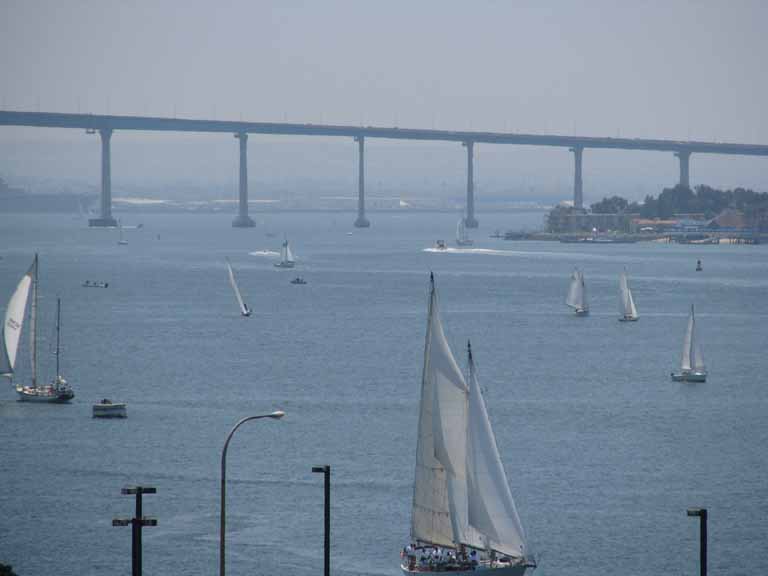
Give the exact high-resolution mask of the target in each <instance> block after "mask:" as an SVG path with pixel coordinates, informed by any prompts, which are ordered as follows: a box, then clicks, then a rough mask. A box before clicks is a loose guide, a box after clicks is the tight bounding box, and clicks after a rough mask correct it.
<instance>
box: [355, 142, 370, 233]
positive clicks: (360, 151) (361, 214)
mask: <svg viewBox="0 0 768 576" xmlns="http://www.w3.org/2000/svg"><path fill="white" fill-rule="evenodd" d="M355 142H357V220H355V228H368V227H369V226H370V225H371V223H370V222H369V221H368V219H367V218H366V217H365V136H355Z"/></svg>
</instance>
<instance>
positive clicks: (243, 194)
mask: <svg viewBox="0 0 768 576" xmlns="http://www.w3.org/2000/svg"><path fill="white" fill-rule="evenodd" d="M235 138H237V139H238V140H240V182H239V200H238V206H237V217H236V218H235V219H234V220H233V221H232V226H233V227H234V228H251V227H253V226H254V225H255V224H254V222H253V220H251V218H250V217H249V216H248V133H247V132H238V133H237V134H235Z"/></svg>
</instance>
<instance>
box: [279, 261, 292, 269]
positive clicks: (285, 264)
mask: <svg viewBox="0 0 768 576" xmlns="http://www.w3.org/2000/svg"><path fill="white" fill-rule="evenodd" d="M275 268H293V262H278V263H277V264H275Z"/></svg>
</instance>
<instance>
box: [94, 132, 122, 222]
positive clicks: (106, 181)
mask: <svg viewBox="0 0 768 576" xmlns="http://www.w3.org/2000/svg"><path fill="white" fill-rule="evenodd" d="M99 136H101V211H100V214H99V217H98V218H91V219H90V220H88V225H89V226H98V227H110V226H117V220H115V219H114V218H113V217H112V160H111V151H110V142H111V141H112V128H102V129H100V130H99Z"/></svg>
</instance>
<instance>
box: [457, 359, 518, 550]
mask: <svg viewBox="0 0 768 576" xmlns="http://www.w3.org/2000/svg"><path fill="white" fill-rule="evenodd" d="M469 374H470V382H469V423H468V435H469V446H468V458H467V470H468V473H467V487H468V490H467V492H468V504H469V523H470V525H471V526H472V527H473V528H475V530H477V531H478V532H480V533H481V534H482V535H483V536H484V537H485V540H486V542H487V544H488V546H489V547H490V548H492V549H494V550H498V551H499V552H502V553H504V554H508V555H509V556H517V557H520V556H525V534H524V532H523V526H522V524H521V523H520V517H519V516H518V514H517V508H516V507H515V501H514V500H513V499H512V492H511V491H510V489H509V482H508V480H507V475H506V473H505V471H504V466H503V464H502V462H501V456H500V454H499V449H498V446H497V445H496V437H495V435H494V433H493V429H492V428H491V422H490V419H489V418H488V411H487V409H486V407H485V401H484V400H483V394H482V392H481V390H480V384H479V383H478V381H477V375H476V372H475V367H474V362H473V360H472V356H471V354H470V358H469Z"/></svg>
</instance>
